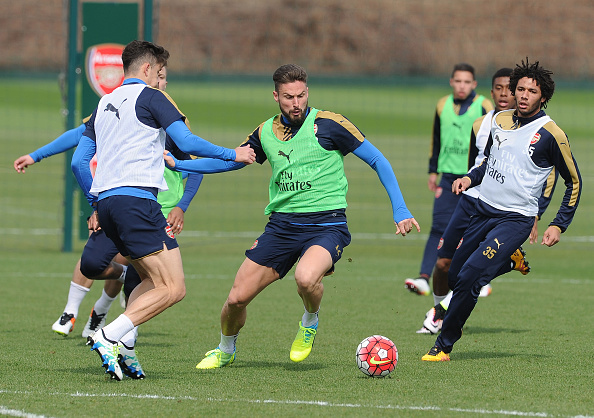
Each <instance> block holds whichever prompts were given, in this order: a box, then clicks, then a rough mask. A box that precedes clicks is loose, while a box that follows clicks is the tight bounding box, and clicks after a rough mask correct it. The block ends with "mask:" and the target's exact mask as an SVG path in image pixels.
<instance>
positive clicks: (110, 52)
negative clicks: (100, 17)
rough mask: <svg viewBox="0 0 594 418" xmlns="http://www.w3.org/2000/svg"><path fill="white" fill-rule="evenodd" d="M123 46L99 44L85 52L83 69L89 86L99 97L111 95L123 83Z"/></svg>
mask: <svg viewBox="0 0 594 418" xmlns="http://www.w3.org/2000/svg"><path fill="white" fill-rule="evenodd" d="M124 47H125V46H124V45H120V44H100V45H95V46H92V47H90V48H89V49H88V50H87V57H86V59H85V67H86V73H87V79H88V80H89V84H90V85H91V87H92V88H93V90H95V93H97V94H98V95H99V96H100V97H102V96H104V95H105V94H108V93H111V92H112V91H114V90H115V89H116V88H117V87H119V86H120V85H121V84H122V82H123V81H124V64H123V63H122V51H123V50H124Z"/></svg>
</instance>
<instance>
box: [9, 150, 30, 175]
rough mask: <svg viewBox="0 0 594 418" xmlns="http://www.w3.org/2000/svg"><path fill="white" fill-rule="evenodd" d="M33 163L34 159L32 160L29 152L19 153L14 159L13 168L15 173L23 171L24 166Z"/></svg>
mask: <svg viewBox="0 0 594 418" xmlns="http://www.w3.org/2000/svg"><path fill="white" fill-rule="evenodd" d="M33 164H35V161H33V158H31V156H30V155H29V154H27V155H21V156H20V157H19V158H17V159H16V160H14V163H13V165H14V169H15V170H16V172H17V173H24V172H25V168H27V167H29V166H30V165H33Z"/></svg>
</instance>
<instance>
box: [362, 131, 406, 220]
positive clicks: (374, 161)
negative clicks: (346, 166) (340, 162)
mask: <svg viewBox="0 0 594 418" xmlns="http://www.w3.org/2000/svg"><path fill="white" fill-rule="evenodd" d="M353 153H354V154H355V155H356V156H357V157H359V158H361V159H362V160H363V161H365V162H366V163H367V164H369V166H370V167H371V168H373V169H374V170H375V172H376V173H377V176H378V177H379V179H380V182H381V183H382V185H383V186H384V189H386V192H387V193H388V197H389V198H390V202H391V203H392V215H393V218H394V221H396V222H400V221H402V220H404V219H408V218H412V217H413V216H412V214H411V213H410V211H409V210H408V208H407V207H406V204H405V203H404V197H403V196H402V192H401V191H400V187H399V186H398V180H397V179H396V175H395V174H394V170H393V169H392V166H391V165H390V162H389V161H388V160H387V159H386V157H384V155H383V154H382V153H381V152H380V151H379V150H378V149H377V148H375V147H374V146H373V145H372V144H371V143H370V142H369V141H368V140H365V141H364V142H363V143H362V144H361V145H360V146H359V148H357V149H356V150H355V151H354V152H353Z"/></svg>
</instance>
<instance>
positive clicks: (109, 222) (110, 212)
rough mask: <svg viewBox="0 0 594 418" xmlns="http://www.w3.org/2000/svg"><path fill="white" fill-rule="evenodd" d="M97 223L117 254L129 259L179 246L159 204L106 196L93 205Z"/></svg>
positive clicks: (124, 197) (137, 199)
mask: <svg viewBox="0 0 594 418" xmlns="http://www.w3.org/2000/svg"><path fill="white" fill-rule="evenodd" d="M97 213H98V215H99V224H100V225H101V229H103V231H105V234H106V235H107V236H108V237H109V238H111V240H112V241H113V242H114V244H115V246H116V247H117V249H118V251H119V252H120V254H122V255H123V256H124V257H127V256H130V257H131V258H132V259H133V260H137V259H139V258H143V257H146V256H147V255H151V254H154V253H157V252H159V251H162V250H163V244H165V246H166V247H167V249H169V250H171V249H173V248H177V247H179V245H178V244H177V241H176V239H175V236H174V235H173V232H172V231H171V227H170V226H169V225H167V220H166V219H165V217H164V216H163V213H162V212H161V205H160V204H159V203H157V202H156V201H154V200H151V199H143V198H139V197H132V196H119V195H118V196H110V197H107V198H105V199H101V200H99V202H98V204H97Z"/></svg>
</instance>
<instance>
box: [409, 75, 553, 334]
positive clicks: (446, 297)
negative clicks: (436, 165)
mask: <svg viewBox="0 0 594 418" xmlns="http://www.w3.org/2000/svg"><path fill="white" fill-rule="evenodd" d="M511 72H512V69H511V68H501V69H499V70H498V71H497V72H496V73H495V74H494V75H493V77H492V79H491V98H492V99H493V102H494V103H495V110H491V111H490V112H489V113H487V114H486V115H485V116H481V117H480V118H478V119H477V120H476V121H475V122H474V124H473V126H472V133H471V137H470V156H469V165H470V166H471V167H470V169H472V168H474V167H476V166H478V165H479V164H480V163H481V162H482V161H483V159H484V157H485V155H484V150H485V146H486V144H487V140H488V139H489V134H490V132H491V123H492V119H493V115H494V114H495V113H498V112H501V111H503V110H509V109H515V107H516V99H515V97H514V96H513V95H512V94H511V91H510V89H509V76H510V74H511ZM555 174H556V172H552V173H551V176H550V179H549V180H548V181H547V182H545V190H543V194H542V196H541V199H540V200H539V214H538V217H537V219H538V218H540V216H541V215H542V214H543V213H544V210H545V209H546V207H547V206H548V204H549V202H550V200H551V197H552V193H553V190H554V185H555ZM479 190H480V185H477V186H476V187H473V188H470V189H468V190H466V191H464V192H463V194H462V196H461V197H460V200H459V201H458V204H457V205H456V209H455V210H454V213H453V214H452V217H451V218H450V221H449V223H448V226H447V228H446V230H445V231H444V233H443V236H442V237H441V239H440V240H439V245H438V248H437V262H436V263H435V267H434V269H433V302H434V305H435V306H434V307H432V308H431V309H430V310H429V311H428V312H427V313H426V314H425V320H424V321H423V326H422V327H421V329H419V330H418V331H417V333H419V334H428V333H429V334H437V333H438V332H439V330H440V329H441V325H442V320H443V317H444V315H445V311H446V310H447V308H448V305H449V301H450V297H451V292H450V291H449V287H448V270H449V268H450V263H451V262H452V257H453V255H454V252H455V251H456V246H457V245H458V243H459V242H460V238H462V235H463V234H464V231H465V230H466V228H467V227H468V224H469V223H470V218H471V217H472V216H473V215H474V213H475V206H476V200H477V198H478V195H479ZM537 219H536V220H535V222H534V228H533V231H532V233H531V235H536V236H538V229H537ZM535 240H536V237H535V238H534V239H531V242H533V241H535ZM513 269H516V270H519V271H520V272H521V273H522V274H528V272H529V271H530V267H529V266H528V262H527V261H526V259H525V252H524V250H523V249H522V247H520V248H519V249H518V250H517V251H515V252H514V253H513V254H512V256H511V260H510V262H509V263H507V264H504V266H503V267H502V270H501V271H500V272H499V273H498V275H501V274H505V273H507V272H509V271H511V270H513ZM490 293H491V285H490V284H488V285H485V286H484V287H483V288H482V289H481V292H480V294H479V296H483V297H484V296H488V295H489V294H490Z"/></svg>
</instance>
